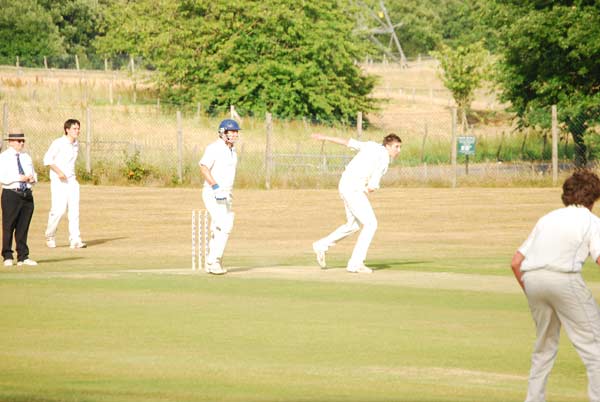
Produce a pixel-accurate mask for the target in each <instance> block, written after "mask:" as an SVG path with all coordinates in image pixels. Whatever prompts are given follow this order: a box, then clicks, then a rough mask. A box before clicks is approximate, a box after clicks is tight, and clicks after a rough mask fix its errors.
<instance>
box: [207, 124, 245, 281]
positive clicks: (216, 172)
mask: <svg viewBox="0 0 600 402" xmlns="http://www.w3.org/2000/svg"><path fill="white" fill-rule="evenodd" d="M240 130H241V128H240V126H239V124H238V123H237V122H236V121H235V120H231V119H226V120H223V121H222V122H221V123H220V124H219V130H218V132H219V139H218V140H216V141H215V142H213V143H211V144H209V145H208V146H207V147H206V149H205V150H204V155H203V156H202V159H200V162H199V165H200V172H201V173H202V176H203V177H204V187H203V189H202V201H203V202H204V206H205V207H206V209H207V210H208V213H209V214H210V219H211V224H210V230H211V236H210V240H209V244H208V256H207V257H206V267H205V269H206V272H208V273H210V274H215V275H222V274H225V273H226V272H227V270H226V269H225V268H223V265H222V260H223V253H224V252H225V247H226V245H227V240H228V239H229V234H230V233H231V230H232V229H233V219H234V214H233V211H232V208H231V207H232V191H233V182H234V180H235V171H236V167H237V154H236V152H235V143H236V141H237V140H238V138H239V131H240Z"/></svg>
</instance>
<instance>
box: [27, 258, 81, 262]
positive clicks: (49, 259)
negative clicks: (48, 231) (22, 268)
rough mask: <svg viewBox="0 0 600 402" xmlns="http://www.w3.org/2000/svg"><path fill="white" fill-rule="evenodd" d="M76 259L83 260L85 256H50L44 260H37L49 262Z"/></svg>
mask: <svg viewBox="0 0 600 402" xmlns="http://www.w3.org/2000/svg"><path fill="white" fill-rule="evenodd" d="M75 260H83V257H65V258H48V259H43V260H37V262H38V263H42V262H43V263H47V262H65V261H75Z"/></svg>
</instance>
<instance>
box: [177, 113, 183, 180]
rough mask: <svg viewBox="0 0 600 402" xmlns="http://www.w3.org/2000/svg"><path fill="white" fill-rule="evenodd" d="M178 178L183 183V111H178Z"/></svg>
mask: <svg viewBox="0 0 600 402" xmlns="http://www.w3.org/2000/svg"><path fill="white" fill-rule="evenodd" d="M177 178H178V179H179V184H181V183H183V124H182V121H181V111H180V110H178V111H177Z"/></svg>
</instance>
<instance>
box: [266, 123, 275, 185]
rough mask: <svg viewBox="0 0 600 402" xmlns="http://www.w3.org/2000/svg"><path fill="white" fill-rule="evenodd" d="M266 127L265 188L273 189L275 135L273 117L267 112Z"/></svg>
mask: <svg viewBox="0 0 600 402" xmlns="http://www.w3.org/2000/svg"><path fill="white" fill-rule="evenodd" d="M265 126H266V131H267V138H266V141H265V143H266V146H265V188H266V189H267V190H270V189H271V168H272V162H273V154H272V149H271V140H272V135H273V116H272V115H271V113H269V112H267V114H266V115H265Z"/></svg>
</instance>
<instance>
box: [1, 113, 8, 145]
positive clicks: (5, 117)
mask: <svg viewBox="0 0 600 402" xmlns="http://www.w3.org/2000/svg"><path fill="white" fill-rule="evenodd" d="M7 135H8V103H6V102H4V104H3V105H2V138H1V139H4V138H6V136H7ZM0 142H2V143H1V144H0V151H2V147H3V146H4V141H0Z"/></svg>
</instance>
